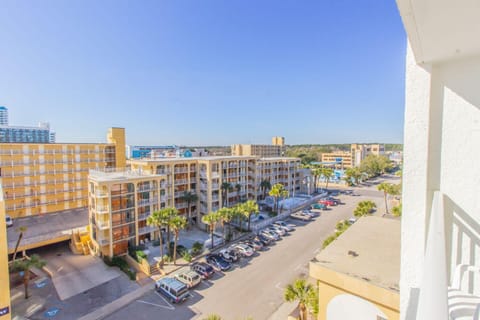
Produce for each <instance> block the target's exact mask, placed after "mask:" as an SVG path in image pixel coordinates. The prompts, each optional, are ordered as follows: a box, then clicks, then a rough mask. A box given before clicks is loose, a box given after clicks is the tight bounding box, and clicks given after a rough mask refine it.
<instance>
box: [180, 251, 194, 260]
mask: <svg viewBox="0 0 480 320" xmlns="http://www.w3.org/2000/svg"><path fill="white" fill-rule="evenodd" d="M182 258H183V260H185V261H187V262H190V261H192V255H191V254H190V253H189V252H188V251H184V252H183V254H182Z"/></svg>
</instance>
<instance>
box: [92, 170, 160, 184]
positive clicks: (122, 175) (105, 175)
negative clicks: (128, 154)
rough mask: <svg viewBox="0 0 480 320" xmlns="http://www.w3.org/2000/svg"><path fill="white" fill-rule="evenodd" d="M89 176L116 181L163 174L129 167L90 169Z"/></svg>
mask: <svg viewBox="0 0 480 320" xmlns="http://www.w3.org/2000/svg"><path fill="white" fill-rule="evenodd" d="M88 174H89V178H90V179H93V180H95V181H98V182H101V181H115V180H126V179H135V178H154V177H160V176H162V175H161V174H152V173H151V172H150V171H143V170H129V169H113V170H111V169H107V170H96V169H93V170H89V172H88Z"/></svg>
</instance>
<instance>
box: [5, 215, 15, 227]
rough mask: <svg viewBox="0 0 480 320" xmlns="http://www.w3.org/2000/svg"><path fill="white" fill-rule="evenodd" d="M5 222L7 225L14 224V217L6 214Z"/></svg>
mask: <svg viewBox="0 0 480 320" xmlns="http://www.w3.org/2000/svg"><path fill="white" fill-rule="evenodd" d="M5 223H6V224H7V227H11V226H13V219H12V217H10V216H9V215H6V216H5Z"/></svg>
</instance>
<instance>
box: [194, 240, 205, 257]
mask: <svg viewBox="0 0 480 320" xmlns="http://www.w3.org/2000/svg"><path fill="white" fill-rule="evenodd" d="M202 251H203V243H201V242H198V241H195V242H194V243H193V245H192V255H193V256H198V255H199V254H200V253H202Z"/></svg>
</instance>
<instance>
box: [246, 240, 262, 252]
mask: <svg viewBox="0 0 480 320" xmlns="http://www.w3.org/2000/svg"><path fill="white" fill-rule="evenodd" d="M241 243H244V244H246V245H247V246H249V247H250V248H252V249H253V250H254V251H258V250H262V248H263V244H262V243H261V242H260V241H254V240H252V239H249V240H245V241H242V242H241Z"/></svg>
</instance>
